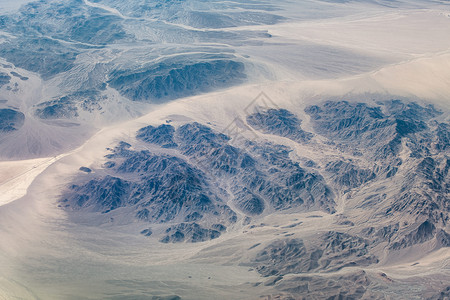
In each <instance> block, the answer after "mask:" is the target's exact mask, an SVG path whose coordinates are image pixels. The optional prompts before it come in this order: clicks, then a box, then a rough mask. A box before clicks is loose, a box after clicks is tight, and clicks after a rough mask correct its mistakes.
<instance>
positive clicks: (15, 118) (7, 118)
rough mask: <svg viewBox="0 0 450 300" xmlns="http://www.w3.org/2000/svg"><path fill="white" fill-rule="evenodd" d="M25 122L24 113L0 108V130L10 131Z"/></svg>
mask: <svg viewBox="0 0 450 300" xmlns="http://www.w3.org/2000/svg"><path fill="white" fill-rule="evenodd" d="M24 123H25V115H24V114H23V113H22V112H20V111H17V110H13V109H9V108H4V109H0V132H12V131H16V130H18V129H20V128H21V127H22V126H23V124H24Z"/></svg>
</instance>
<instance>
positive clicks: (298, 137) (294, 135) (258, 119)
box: [247, 109, 313, 143]
mask: <svg viewBox="0 0 450 300" xmlns="http://www.w3.org/2000/svg"><path fill="white" fill-rule="evenodd" d="M247 123H248V124H249V125H250V126H252V127H253V128H255V129H257V130H260V131H262V132H264V133H270V134H274V135H278V136H282V137H286V138H289V139H291V140H293V141H296V142H299V143H305V142H308V141H309V140H310V139H311V138H312V137H313V135H312V134H311V133H309V132H305V131H303V130H302V128H301V126H300V125H301V120H299V119H298V118H297V117H296V116H295V115H294V114H292V113H291V112H289V111H288V110H286V109H268V110H266V111H261V112H257V113H254V114H251V115H249V116H247Z"/></svg>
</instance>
